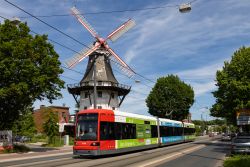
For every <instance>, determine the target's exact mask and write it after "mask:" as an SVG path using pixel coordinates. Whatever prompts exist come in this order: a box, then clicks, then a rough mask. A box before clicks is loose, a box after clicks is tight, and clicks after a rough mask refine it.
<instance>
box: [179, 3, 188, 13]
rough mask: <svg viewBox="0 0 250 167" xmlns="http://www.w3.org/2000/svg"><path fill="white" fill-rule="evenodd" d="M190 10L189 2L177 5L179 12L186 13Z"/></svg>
mask: <svg viewBox="0 0 250 167" xmlns="http://www.w3.org/2000/svg"><path fill="white" fill-rule="evenodd" d="M190 11H191V3H184V4H181V5H180V6H179V12H181V13H188V12H190Z"/></svg>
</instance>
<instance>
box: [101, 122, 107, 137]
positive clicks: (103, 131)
mask: <svg viewBox="0 0 250 167" xmlns="http://www.w3.org/2000/svg"><path fill="white" fill-rule="evenodd" d="M100 137H101V140H107V139H108V122H101V124H100Z"/></svg>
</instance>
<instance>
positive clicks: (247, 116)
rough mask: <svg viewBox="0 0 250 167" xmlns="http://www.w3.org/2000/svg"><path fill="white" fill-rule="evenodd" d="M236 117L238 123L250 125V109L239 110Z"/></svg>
mask: <svg viewBox="0 0 250 167" xmlns="http://www.w3.org/2000/svg"><path fill="white" fill-rule="evenodd" d="M236 119H237V125H250V110H243V111H238V112H237V113H236Z"/></svg>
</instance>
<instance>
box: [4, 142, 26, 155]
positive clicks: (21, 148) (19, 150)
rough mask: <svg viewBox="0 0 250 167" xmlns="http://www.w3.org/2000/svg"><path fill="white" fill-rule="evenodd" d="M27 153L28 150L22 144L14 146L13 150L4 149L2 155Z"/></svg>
mask: <svg viewBox="0 0 250 167" xmlns="http://www.w3.org/2000/svg"><path fill="white" fill-rule="evenodd" d="M29 151H30V148H29V147H27V146H25V145H23V144H14V145H13V149H5V150H4V153H25V152H29Z"/></svg>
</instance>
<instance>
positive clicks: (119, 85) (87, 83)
mask: <svg viewBox="0 0 250 167" xmlns="http://www.w3.org/2000/svg"><path fill="white" fill-rule="evenodd" d="M82 86H94V81H89V82H82V83H75V84H68V85H67V87H68V88H75V87H82ZM96 86H97V87H98V86H113V87H119V88H123V89H130V88H131V87H130V86H127V85H123V84H119V83H115V82H111V81H97V82H96Z"/></svg>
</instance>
